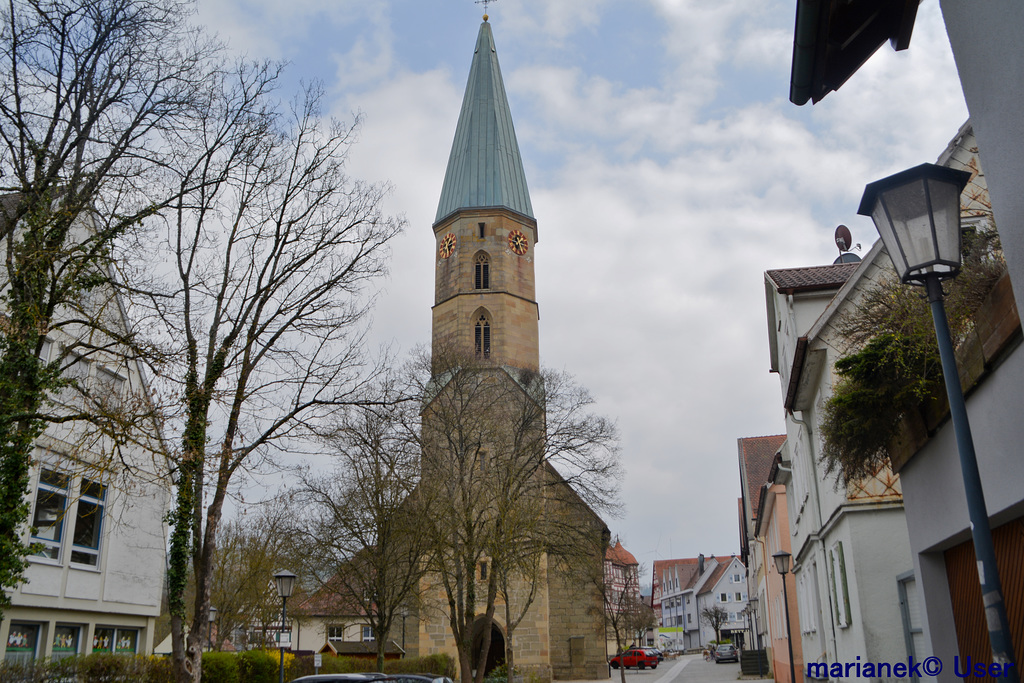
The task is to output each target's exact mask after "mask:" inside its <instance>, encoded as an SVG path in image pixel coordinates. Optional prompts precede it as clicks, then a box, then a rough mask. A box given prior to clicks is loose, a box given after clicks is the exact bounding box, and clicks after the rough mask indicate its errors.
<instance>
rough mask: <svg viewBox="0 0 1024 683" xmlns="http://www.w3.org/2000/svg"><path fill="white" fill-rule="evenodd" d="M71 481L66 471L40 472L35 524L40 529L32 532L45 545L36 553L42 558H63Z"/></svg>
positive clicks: (33, 521) (34, 537)
mask: <svg viewBox="0 0 1024 683" xmlns="http://www.w3.org/2000/svg"><path fill="white" fill-rule="evenodd" d="M68 483H69V477H68V475H66V474H62V473H60V472H56V471H54V470H47V469H44V470H42V471H41V472H40V473H39V486H38V487H37V488H36V505H35V513H34V514H33V516H32V526H33V527H35V529H36V531H35V533H34V534H33V535H32V540H33V541H36V542H37V543H40V544H41V545H42V548H41V549H40V550H39V552H38V553H36V554H37V555H38V556H40V557H45V558H48V559H51V560H60V546H61V541H63V539H64V511H65V508H66V507H67V502H68V497H67V493H68Z"/></svg>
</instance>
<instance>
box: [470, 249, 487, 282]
mask: <svg viewBox="0 0 1024 683" xmlns="http://www.w3.org/2000/svg"><path fill="white" fill-rule="evenodd" d="M490 288H491V264H490V259H489V258H487V254H485V253H483V252H480V253H479V254H477V255H476V263H475V264H474V276H473V289H490Z"/></svg>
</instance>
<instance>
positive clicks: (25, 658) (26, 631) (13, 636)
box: [4, 622, 39, 662]
mask: <svg viewBox="0 0 1024 683" xmlns="http://www.w3.org/2000/svg"><path fill="white" fill-rule="evenodd" d="M38 649H39V624H22V623H17V622H12V623H11V627H10V630H9V631H8V634H7V649H6V650H5V651H4V659H5V660H7V661H8V662H31V661H32V660H33V659H35V658H36V651H37V650H38Z"/></svg>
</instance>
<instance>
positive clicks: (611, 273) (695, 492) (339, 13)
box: [200, 0, 966, 561]
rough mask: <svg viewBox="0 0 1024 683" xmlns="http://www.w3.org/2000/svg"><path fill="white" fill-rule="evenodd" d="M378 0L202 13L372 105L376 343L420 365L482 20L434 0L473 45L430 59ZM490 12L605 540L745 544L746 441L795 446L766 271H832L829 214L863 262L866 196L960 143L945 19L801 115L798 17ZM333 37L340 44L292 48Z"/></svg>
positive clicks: (789, 10)
mask: <svg viewBox="0 0 1024 683" xmlns="http://www.w3.org/2000/svg"><path fill="white" fill-rule="evenodd" d="M391 6H392V3H389V2H382V1H373V0H367V1H364V2H362V3H352V2H341V1H340V0H339V1H337V2H331V3H328V2H326V1H323V2H318V1H317V0H297V2H295V3H289V4H288V5H279V4H278V3H276V2H272V0H261V1H260V2H255V1H251V2H247V3H243V2H241V1H240V0H203V2H202V4H201V6H200V10H201V16H202V17H209V18H212V19H211V21H213V22H214V23H216V24H218V25H219V26H220V27H221V28H222V30H223V31H224V32H225V33H226V34H228V35H230V36H231V37H232V40H233V42H234V44H235V45H236V46H240V47H242V48H244V49H247V50H249V51H250V52H251V53H252V54H260V55H271V56H275V55H282V56H291V55H296V64H309V63H312V62H314V61H316V60H320V61H323V60H328V62H329V63H333V64H336V65H337V69H338V71H337V73H336V75H335V77H334V81H333V82H331V83H328V84H327V86H328V92H331V93H332V95H333V96H334V97H335V101H334V111H335V112H337V113H338V114H340V115H341V116H343V117H344V116H348V115H349V113H350V112H352V111H362V112H363V113H364V114H365V122H364V125H363V128H362V131H361V135H360V141H359V144H358V145H357V146H356V147H355V148H354V149H353V152H352V157H351V171H352V173H353V175H355V176H357V177H361V178H365V179H368V180H389V181H391V182H392V183H393V184H394V187H395V192H394V194H393V195H392V196H391V197H390V198H389V200H388V206H389V207H390V209H391V210H393V211H394V212H401V213H404V214H405V215H406V216H407V217H408V219H409V221H410V223H409V230H408V232H407V233H406V234H405V235H403V236H402V237H401V238H400V239H398V240H396V242H395V244H394V245H393V251H394V259H393V263H392V277H391V279H390V281H389V282H387V283H386V284H385V285H384V288H385V290H386V292H385V295H384V296H382V297H381V300H380V303H379V305H378V307H377V310H376V313H375V320H376V327H375V332H374V336H375V338H377V339H380V340H388V341H390V340H395V341H396V342H397V343H398V344H399V345H400V346H401V347H402V348H403V349H406V350H408V349H409V348H410V347H411V346H413V345H414V344H417V343H425V342H427V341H429V335H430V306H431V305H432V303H433V264H434V258H433V254H434V243H433V238H432V234H431V229H430V227H431V224H432V222H433V218H434V212H435V209H436V205H437V200H438V195H439V193H440V188H441V183H442V180H443V176H444V169H445V165H446V162H447V158H448V152H449V149H450V145H451V141H452V136H453V134H454V131H455V125H456V119H457V116H458V111H459V106H460V104H461V100H462V89H463V87H464V84H465V78H466V70H467V69H468V65H469V60H470V57H471V55H472V49H473V45H474V40H475V33H474V32H473V31H472V29H470V30H464V27H465V26H467V25H473V26H475V22H468V21H466V20H465V15H466V14H468V13H471V12H473V11H474V8H473V6H472V5H470V4H469V2H468V0H466V2H464V3H462V4H458V3H451V2H450V0H446V1H445V3H444V4H443V5H442V4H441V3H440V2H438V3H436V7H437V9H436V11H437V12H438V13H441V14H442V15H443V20H441V21H439V22H438V26H442V27H443V26H444V25H445V23H446V22H447V25H449V26H459V27H461V28H460V29H459V30H458V31H455V30H452V31H451V34H450V35H449V34H444V33H443V30H442V32H441V33H438V36H437V40H439V41H441V42H443V43H444V44H445V45H452V44H455V45H461V46H463V47H464V49H462V50H461V51H458V50H455V51H453V52H452V54H453V55H455V56H454V57H451V58H450V59H447V58H446V59H443V60H442V59H441V58H440V57H438V59H439V60H441V61H435V60H434V55H430V59H427V58H426V56H424V55H409V54H405V53H404V52H405V51H403V50H402V49H401V48H402V47H403V46H404V45H407V44H408V42H409V41H410V40H411V39H412V38H413V37H414V36H419V35H420V34H421V33H422V31H423V27H422V26H417V25H412V24H411V23H410V22H408V21H407V20H406V18H405V17H404V15H402V14H399V13H397V12H396V13H394V14H392V13H391ZM396 6H398V4H397V3H396ZM476 9H480V8H476ZM627 11H628V12H635V13H638V14H639V15H643V16H639V17H638V25H639V26H643V27H645V28H646V30H647V32H646V33H641V34H639V35H633V34H631V33H628V32H627V33H621V34H620V33H616V34H615V35H616V39H617V40H633V41H637V42H636V43H627V44H624V45H619V44H616V45H615V46H614V47H615V49H616V50H619V51H621V53H622V54H626V53H629V52H637V53H639V54H643V55H644V56H645V59H647V55H649V54H652V50H653V56H652V57H650V59H651V60H653V61H651V62H649V63H648V62H646V61H645V62H644V63H642V64H640V65H639V66H638V67H637V68H636V69H635V70H633V71H630V70H624V69H621V68H615V67H618V66H620V65H617V64H614V63H611V64H609V61H608V60H607V59H605V58H606V57H607V50H608V49H609V42H608V40H607V35H609V34H608V32H609V31H610V30H611V29H613V28H615V27H611V26H608V23H609V19H608V18H609V17H611V16H621V15H615V12H620V13H621V12H627ZM490 13H491V15H492V24H493V25H494V31H495V36H496V40H497V43H498V50H499V55H500V56H501V59H502V68H503V71H504V77H505V83H506V87H507V88H508V90H509V95H510V98H511V100H512V103H513V104H512V106H513V117H514V119H515V126H516V131H517V134H518V136H519V141H520V145H521V147H522V148H523V155H524V163H525V164H526V166H527V172H528V178H529V180H530V183H531V186H530V189H531V195H532V199H533V204H534V209H535V213H536V215H537V218H538V221H539V231H540V243H539V244H538V245H537V248H536V269H537V292H538V300H539V304H540V311H541V321H540V330H541V354H542V361H543V362H544V363H545V364H548V365H551V366H554V367H558V368H565V369H567V370H569V371H570V372H573V373H575V374H576V375H577V376H578V377H579V379H580V380H581V382H582V383H583V384H584V385H586V386H588V387H589V388H590V389H591V390H592V391H593V392H594V394H595V395H596V396H597V397H598V398H599V401H600V403H599V406H598V409H599V410H600V411H601V412H604V413H606V414H609V415H611V416H613V417H617V418H618V422H619V425H620V428H621V430H622V433H623V445H624V450H623V456H624V462H625V463H626V472H627V474H626V480H625V482H624V500H625V502H626V504H627V507H628V510H629V512H628V514H627V516H626V517H625V518H624V519H623V520H621V521H619V522H616V523H615V524H614V525H613V526H615V527H616V528H615V529H614V530H615V531H619V532H621V533H623V536H624V537H625V538H626V539H627V540H628V542H629V543H630V544H631V545H629V548H630V550H631V551H632V552H633V553H634V554H635V555H637V557H638V558H640V559H641V560H642V561H649V560H650V559H653V558H652V555H651V554H652V553H655V552H657V553H659V556H661V557H667V556H669V554H670V552H671V553H672V554H674V555H675V556H687V555H690V556H692V555H696V554H697V553H698V552H705V553H709V552H715V553H725V552H730V551H735V550H736V541H737V539H735V528H736V517H735V515H736V497H737V496H738V495H739V483H738V474H737V466H736V450H735V449H736V439H737V438H739V437H744V436H754V435H763V434H770V433H778V431H780V430H782V429H783V419H782V408H781V399H780V391H781V390H780V387H779V384H778V379H777V377H775V376H773V375H770V374H769V373H768V372H767V366H768V357H767V353H768V352H767V332H766V329H765V324H766V322H765V311H764V300H763V298H764V291H763V280H762V278H763V271H764V270H766V269H769V268H779V267H795V266H802V265H810V264H821V263H826V262H831V260H832V259H833V258H834V256H835V247H834V245H833V243H832V231H833V230H834V228H835V226H836V225H837V224H838V223H846V224H847V225H849V226H850V227H851V229H852V230H853V232H854V238H855V240H856V241H858V242H861V243H863V244H864V246H865V248H867V246H868V245H870V244H871V243H872V242H873V241H874V231H873V228H872V227H871V224H870V221H862V220H861V219H860V218H858V217H856V216H855V214H854V212H855V210H856V207H857V203H858V201H859V198H860V194H861V192H862V190H863V187H864V184H865V183H867V182H870V181H871V180H875V179H877V178H879V177H882V176H883V175H885V174H887V173H890V172H892V171H895V170H899V169H900V168H905V167H909V166H911V165H914V164H916V163H920V162H921V161H928V160H933V159H934V158H935V157H937V156H938V154H939V153H940V152H941V151H942V149H944V147H945V145H946V142H947V141H948V140H949V138H951V137H952V136H953V135H954V134H955V133H956V131H957V128H958V126H959V125H960V124H961V123H962V122H963V119H964V118H965V117H966V109H965V107H964V105H963V102H962V95H961V93H960V90H959V84H958V82H957V80H956V71H955V68H954V66H953V63H952V58H951V56H950V55H949V46H948V42H947V41H946V37H945V31H944V28H943V26H942V21H941V17H940V16H939V11H938V7H937V3H935V2H934V1H931V2H925V3H924V4H922V5H921V8H920V10H919V19H918V25H917V28H916V29H915V35H914V37H913V40H912V43H911V49H910V50H909V51H908V52H906V53H900V54H896V53H893V52H892V51H891V49H890V48H889V47H888V46H883V47H882V49H881V50H880V51H879V53H878V54H876V55H875V56H874V57H873V58H872V59H871V60H869V62H868V63H867V64H866V65H865V66H864V68H862V69H861V71H860V72H858V73H857V74H855V75H854V77H853V79H851V80H850V82H849V83H847V84H846V85H845V86H844V87H843V88H842V89H841V90H840V91H838V92H835V93H832V94H830V95H829V96H828V97H826V98H825V100H823V101H822V102H821V103H819V104H817V105H814V106H813V107H812V106H810V105H807V106H805V107H799V108H798V107H795V106H793V105H791V104H789V103H788V101H787V98H788V83H789V61H790V58H791V50H792V24H793V2H792V0H764V1H763V2H758V3H751V2H748V1H741V0H722V1H720V2H706V1H705V0H648V2H637V1H636V0H600V1H599V2H588V3H576V2H573V3H569V2H549V1H543V0H501V2H500V3H497V4H495V5H494V6H493V7H491V9H490ZM325 22H326V23H327V25H330V26H333V25H337V26H339V27H345V28H346V29H347V30H348V34H347V35H349V38H350V39H349V40H348V42H344V41H339V42H336V43H332V44H306V42H304V41H308V37H309V36H311V35H316V34H317V32H318V31H322V30H323V25H320V26H315V25H314V24H316V23H319V24H324V23H325ZM435 30H436V29H435ZM652 46H653V47H652ZM617 54H618V53H617ZM510 55H512V56H514V58H509V56H510ZM332 59H333V60H335V61H334V62H330V60H332ZM424 63H429V64H431V65H434V64H440V66H439V67H438V68H433V66H432V67H431V68H430V69H429V70H425V69H424V68H423V67H422V64H424ZM652 74H653V75H654V76H655V77H654V78H652ZM694 520H701V522H700V523H699V524H695V523H694ZM670 543H671V551H670V550H669V545H670Z"/></svg>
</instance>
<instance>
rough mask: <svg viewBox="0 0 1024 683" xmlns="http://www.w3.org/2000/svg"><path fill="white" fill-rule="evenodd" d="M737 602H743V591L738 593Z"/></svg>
mask: <svg viewBox="0 0 1024 683" xmlns="http://www.w3.org/2000/svg"><path fill="white" fill-rule="evenodd" d="M736 602H743V593H737V594H736Z"/></svg>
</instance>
